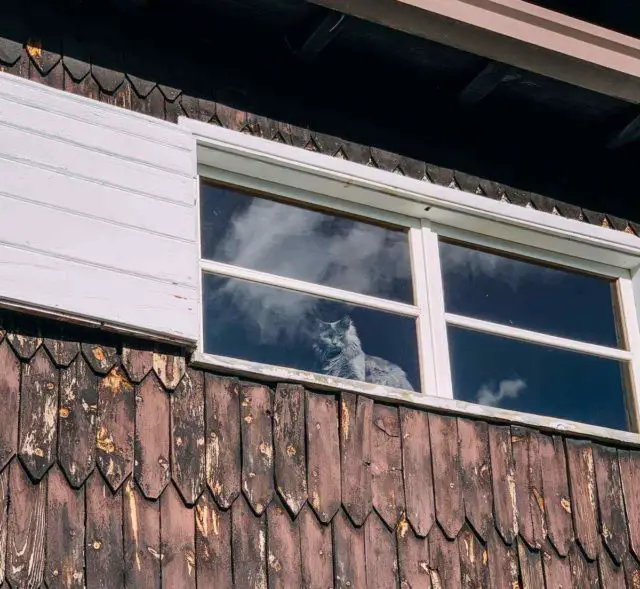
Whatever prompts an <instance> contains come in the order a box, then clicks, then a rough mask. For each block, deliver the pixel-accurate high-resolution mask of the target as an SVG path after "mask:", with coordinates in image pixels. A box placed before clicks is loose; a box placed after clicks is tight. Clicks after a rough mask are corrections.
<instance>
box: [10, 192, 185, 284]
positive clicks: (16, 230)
mask: <svg viewBox="0 0 640 589" xmlns="http://www.w3.org/2000/svg"><path fill="white" fill-rule="evenodd" d="M0 215H1V217H2V228H1V230H0V242H4V243H10V244H14V245H17V246H19V247H23V248H28V249H32V250H34V251H46V252H50V253H51V254H53V255H55V256H58V257H64V258H69V259H72V260H81V261H83V262H86V263H89V264H93V265H96V266H105V267H108V268H117V269H119V270H121V271H123V272H128V273H131V274H138V275H140V276H148V277H149V278H152V279H154V280H157V279H159V280H165V281H168V282H177V283H180V284H186V285H192V284H193V283H194V281H195V278H196V276H195V272H196V267H197V260H196V258H195V256H194V253H195V251H196V250H195V247H194V245H193V243H189V242H187V241H183V240H177V239H174V238H170V237H163V236H161V235H156V234H153V233H148V232H146V231H143V230H140V229H133V228H130V227H123V226H121V225H115V224H110V223H106V222H105V221H102V220H98V219H92V218H88V217H86V216H82V215H76V214H73V213H69V212H67V211H60V210H57V209H52V208H49V207H43V206H42V205H39V204H34V203H30V202H24V201H18V200H14V199H12V198H7V197H6V196H2V195H0Z"/></svg>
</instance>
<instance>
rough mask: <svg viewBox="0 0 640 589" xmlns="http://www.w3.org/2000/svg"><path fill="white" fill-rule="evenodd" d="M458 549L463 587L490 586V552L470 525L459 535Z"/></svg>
mask: <svg viewBox="0 0 640 589" xmlns="http://www.w3.org/2000/svg"><path fill="white" fill-rule="evenodd" d="M487 534H488V532H487ZM458 550H459V552H460V577H461V580H462V587H463V588H464V589H484V588H485V587H488V586H489V567H488V561H489V553H488V552H487V549H486V548H485V547H484V546H483V545H482V543H481V542H480V540H479V539H478V536H476V534H475V532H474V531H473V530H472V529H471V528H470V527H469V526H465V527H464V528H463V530H462V532H460V534H459V536H458Z"/></svg>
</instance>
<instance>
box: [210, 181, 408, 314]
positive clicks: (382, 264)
mask: <svg viewBox="0 0 640 589" xmlns="http://www.w3.org/2000/svg"><path fill="white" fill-rule="evenodd" d="M200 200H201V223H202V256H203V257H204V258H207V259H209V260H214V261H217V262H225V263H227V264H234V265H236V266H242V267H243V268H250V269H252V270H260V271H262V272H269V273H271V274H277V275H279V276H286V277H288V278H297V279H298V280H305V281H307V282H313V283H315V284H322V285H325V286H333V287H335V288H341V289H343V290H349V291H352V292H357V293H360V294H366V295H372V296H376V297H382V298H386V299H392V300H394V301H401V302H404V303H413V287H412V283H411V263H410V257H409V236H408V233H407V232H406V231H400V230H396V229H389V228H386V227H380V226H378V225H372V224H369V223H363V222H362V221H356V220H354V219H349V218H347V217H341V216H337V215H334V214H331V213H328V212H320V211H315V210H311V209H306V208H302V207H299V206H295V205H292V204H287V203H283V202H278V201H274V200H268V199H265V198H261V197H258V196H252V195H250V194H247V193H244V192H241V191H240V190H237V189H234V188H229V187H223V186H214V185H210V184H203V185H202V193H201V199H200Z"/></svg>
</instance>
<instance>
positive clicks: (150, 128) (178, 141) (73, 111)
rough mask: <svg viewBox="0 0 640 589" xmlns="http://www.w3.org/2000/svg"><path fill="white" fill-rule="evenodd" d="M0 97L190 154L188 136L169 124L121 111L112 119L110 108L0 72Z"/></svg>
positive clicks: (88, 99) (189, 136) (111, 107)
mask: <svg viewBox="0 0 640 589" xmlns="http://www.w3.org/2000/svg"><path fill="white" fill-rule="evenodd" d="M0 97H4V98H5V99H6V100H12V101H14V102H18V103H22V104H28V105H31V106H34V107H36V108H39V109H42V110H44V111H45V112H49V113H58V114H65V115H67V116H69V117H72V118H74V119H76V120H79V121H85V122H88V123H92V124H95V125H99V126H102V127H107V128H111V129H117V130H120V131H123V132H125V133H127V134H128V135H130V136H132V137H140V138H146V139H151V140H153V141H156V142H158V143H161V144H165V145H172V146H174V147H176V148H180V149H183V150H185V151H190V150H191V143H192V140H191V135H190V133H187V132H177V131H176V129H175V125H173V124H168V123H166V122H164V121H159V120H157V119H154V118H151V117H149V116H147V115H143V114H140V113H135V112H131V111H125V110H122V109H120V112H121V116H119V117H117V119H116V118H114V116H113V109H114V107H113V106H111V105H108V104H104V103H99V102H96V101H95V100H93V99H91V98H86V97H84V96H79V95H77V94H69V93H66V92H61V91H60V90H57V89H55V88H48V87H46V86H42V85H38V84H37V83H35V82H31V81H30V80H24V79H22V78H18V77H16V76H13V75H11V74H6V73H3V72H0ZM43 101H46V104H44V102H43Z"/></svg>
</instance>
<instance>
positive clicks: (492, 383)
mask: <svg viewBox="0 0 640 589" xmlns="http://www.w3.org/2000/svg"><path fill="white" fill-rule="evenodd" d="M185 124H187V123H185ZM188 125H191V126H193V128H194V129H196V128H197V129H199V130H200V127H198V125H197V123H188ZM207 133H208V134H209V136H208V137H202V136H199V143H200V145H201V151H200V152H199V160H200V167H199V171H200V203H199V204H200V213H199V214H200V244H201V261H200V270H201V290H202V307H201V311H202V321H201V324H202V329H203V331H202V337H201V342H200V350H199V353H198V358H199V359H200V361H202V362H206V363H214V364H215V365H216V366H218V367H220V368H222V369H227V370H230V371H233V372H234V373H238V372H240V373H243V372H244V373H248V374H251V375H256V374H257V375H260V376H263V377H267V378H273V379H278V380H281V379H286V380H299V381H302V382H307V383H310V384H312V385H314V386H329V387H337V388H340V389H342V390H357V391H365V392H370V393H372V394H376V395H379V396H383V397H384V396H388V397H392V398H395V399H398V398H404V399H408V400H410V401H415V402H422V401H421V399H426V398H432V399H433V398H434V397H439V398H440V399H442V402H441V401H438V403H440V405H439V406H442V403H443V402H444V403H445V406H447V407H451V408H452V409H456V410H470V411H474V412H476V413H480V414H487V413H490V414H491V415H497V416H504V418H505V419H508V420H514V419H515V420H518V419H520V416H525V417H526V419H529V421H531V420H534V422H535V423H541V422H540V421H539V420H538V421H535V419H534V417H532V416H535V415H538V416H546V417H547V418H551V419H550V420H548V421H546V422H544V423H548V424H549V425H553V424H555V425H557V426H558V427H563V428H565V429H572V428H574V429H575V426H574V425H572V423H573V422H579V423H583V424H590V425H595V426H602V427H607V428H610V429H615V430H627V431H629V430H631V431H638V418H637V414H638V410H637V402H636V396H637V391H638V378H639V374H640V370H639V368H640V333H639V331H638V319H637V309H636V307H637V306H636V302H635V301H636V298H637V294H635V291H636V290H638V289H639V288H640V280H639V279H638V278H637V273H636V270H635V269H636V268H637V267H639V266H640V244H639V243H638V241H639V240H638V239H637V238H636V237H635V236H629V235H623V234H620V233H616V232H613V231H611V230H608V229H603V228H598V227H592V226H587V225H586V224H580V223H578V222H576V221H568V220H566V219H559V218H557V217H553V216H552V215H549V214H545V213H541V212H539V211H529V210H526V209H522V208H520V207H517V206H515V205H510V204H507V203H499V202H494V201H490V200H488V199H485V198H480V197H474V196H473V195H466V194H464V193H460V192H458V191H454V190H452V189H448V188H442V187H434V186H431V185H429V184H427V183H426V182H422V183H421V182H419V181H416V180H410V179H407V178H402V177H397V178H396V176H395V175H391V174H387V173H383V172H380V171H379V170H370V169H369V168H364V170H365V171H363V167H362V166H358V165H356V164H350V163H348V162H342V161H340V160H335V159H332V158H327V157H325V156H319V155H318V154H310V153H307V152H304V150H299V149H295V148H291V147H288V146H281V145H276V144H273V145H272V144H270V143H268V142H264V141H262V140H260V139H256V138H252V137H245V136H243V135H239V134H236V133H232V132H228V131H224V130H213V131H212V130H211V129H210V128H207ZM211 134H213V135H214V137H212V136H211ZM238 135H239V136H238ZM265 144H267V145H265ZM329 160H330V161H329ZM390 176H393V177H392V178H391V177H390ZM425 193H426V196H425ZM427 396H428V397H427ZM430 402H435V401H430ZM447 403H448V405H447ZM469 403H471V404H473V405H469ZM426 404H428V402H427V403H426ZM482 407H484V409H483V408H482ZM526 419H525V421H526ZM603 435H604V434H603Z"/></svg>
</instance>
